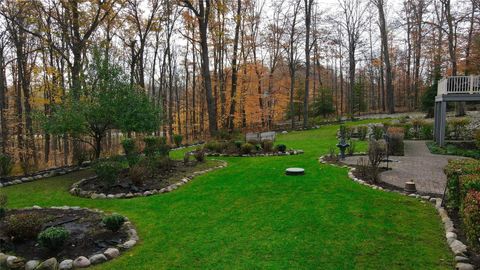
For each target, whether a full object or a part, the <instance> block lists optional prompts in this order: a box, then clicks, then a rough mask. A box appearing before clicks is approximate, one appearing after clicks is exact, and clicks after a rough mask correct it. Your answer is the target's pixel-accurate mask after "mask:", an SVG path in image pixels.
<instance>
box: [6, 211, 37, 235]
mask: <svg viewBox="0 0 480 270" xmlns="http://www.w3.org/2000/svg"><path fill="white" fill-rule="evenodd" d="M44 220H45V217H44V216H42V215H41V214H39V213H18V214H13V215H9V216H7V217H6V218H5V220H4V224H5V227H4V228H5V234H6V235H7V236H9V237H10V238H11V239H12V240H13V241H14V242H22V241H26V240H32V239H35V238H36V237H37V235H38V233H39V232H40V230H41V229H42V224H43V222H44Z"/></svg>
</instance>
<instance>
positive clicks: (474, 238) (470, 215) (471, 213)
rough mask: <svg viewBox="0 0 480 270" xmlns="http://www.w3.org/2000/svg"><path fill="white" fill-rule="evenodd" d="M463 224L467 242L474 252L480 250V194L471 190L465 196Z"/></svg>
mask: <svg viewBox="0 0 480 270" xmlns="http://www.w3.org/2000/svg"><path fill="white" fill-rule="evenodd" d="M462 217H463V224H464V227H465V234H466V236H467V240H468V242H469V244H470V246H471V247H473V249H474V250H476V251H479V250H480V244H479V240H478V239H479V238H480V192H479V191H476V190H471V191H469V192H468V193H467V195H466V196H465V202H464V204H463V209H462Z"/></svg>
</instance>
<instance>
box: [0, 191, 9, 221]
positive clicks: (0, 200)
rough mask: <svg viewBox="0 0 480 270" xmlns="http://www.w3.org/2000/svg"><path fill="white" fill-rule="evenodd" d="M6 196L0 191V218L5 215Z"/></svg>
mask: <svg viewBox="0 0 480 270" xmlns="http://www.w3.org/2000/svg"><path fill="white" fill-rule="evenodd" d="M7 203H8V197H7V195H6V194H3V193H0V219H1V218H3V217H4V216H5V213H6V212H7Z"/></svg>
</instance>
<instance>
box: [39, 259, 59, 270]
mask: <svg viewBox="0 0 480 270" xmlns="http://www.w3.org/2000/svg"><path fill="white" fill-rule="evenodd" d="M57 269H58V262H57V259H55V258H50V259H48V260H45V261H43V262H42V263H41V264H40V265H39V266H37V268H35V270H57Z"/></svg>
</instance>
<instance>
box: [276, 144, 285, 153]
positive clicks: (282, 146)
mask: <svg viewBox="0 0 480 270" xmlns="http://www.w3.org/2000/svg"><path fill="white" fill-rule="evenodd" d="M275 149H276V150H277V151H278V152H282V153H285V151H287V146H286V145H285V144H277V145H276V146H275Z"/></svg>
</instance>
